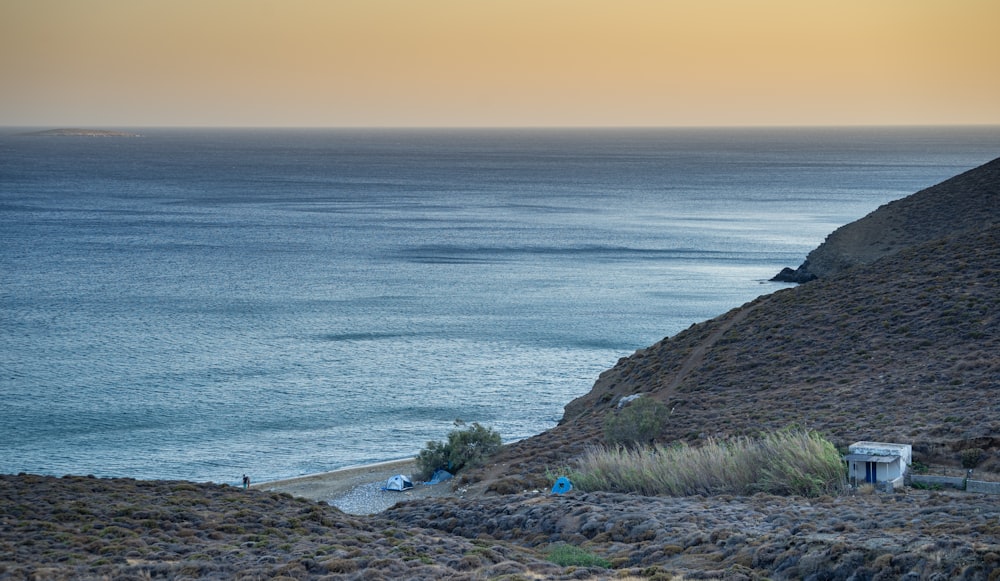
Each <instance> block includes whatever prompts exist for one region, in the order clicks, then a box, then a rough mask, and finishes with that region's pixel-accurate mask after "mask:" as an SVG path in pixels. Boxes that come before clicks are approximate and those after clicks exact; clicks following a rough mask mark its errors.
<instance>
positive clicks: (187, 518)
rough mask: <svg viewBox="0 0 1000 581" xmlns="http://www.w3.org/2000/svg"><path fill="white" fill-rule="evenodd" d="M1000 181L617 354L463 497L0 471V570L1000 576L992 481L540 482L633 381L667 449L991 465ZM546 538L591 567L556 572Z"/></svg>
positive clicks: (851, 234) (125, 574) (992, 177)
mask: <svg viewBox="0 0 1000 581" xmlns="http://www.w3.org/2000/svg"><path fill="white" fill-rule="evenodd" d="M998 191H1000V160H996V161H993V162H990V163H988V164H986V165H984V166H982V167H980V168H976V169H974V170H971V171H969V172H966V173H964V174H962V175H960V176H957V177H956V178H953V179H952V180H948V181H946V182H943V183H942V184H939V185H938V186H934V187H932V188H928V189H926V190H923V191H921V192H919V193H917V194H914V195H913V196H910V197H908V198H906V199H904V200H899V201H897V202H893V203H890V204H887V205H885V206H883V207H882V208H879V209H878V210H876V211H875V212H873V213H872V214H871V215H869V216H867V217H866V218H864V219H862V220H860V221H859V222H857V223H855V224H853V225H848V226H845V227H844V228H841V229H839V230H838V231H837V232H835V233H834V234H831V236H830V237H829V238H828V240H827V241H826V242H824V245H823V246H822V247H821V248H824V247H825V248H824V250H822V251H821V250H820V248H817V249H816V251H814V252H813V253H811V254H810V255H809V257H808V265H809V268H808V272H810V273H812V274H814V275H815V278H814V279H813V280H811V281H810V282H808V283H807V284H802V285H799V286H797V287H795V288H791V289H785V290H782V291H779V292H776V293H772V294H769V295H766V296H762V297H760V298H758V299H756V300H754V301H752V302H750V303H747V304H746V305H743V306H741V307H739V308H736V309H733V310H732V311H730V312H728V313H724V314H722V315H720V316H718V317H716V318H714V319H712V320H709V321H705V322H702V323H699V324H696V325H692V326H691V327H690V328H689V329H687V330H685V331H683V332H681V333H678V334H677V335H675V336H672V337H667V338H664V339H663V340H662V341H660V342H658V343H656V344H655V345H652V346H650V347H648V348H646V349H642V350H639V351H637V352H636V353H634V354H633V355H631V356H629V357H625V358H622V359H621V360H620V361H619V362H618V363H617V364H616V365H615V366H614V367H613V368H612V369H609V370H607V371H606V372H604V373H603V374H601V376H600V377H599V378H598V379H597V381H596V383H595V385H594V387H593V389H592V390H591V392H590V393H588V394H587V395H585V396H583V397H581V398H578V399H577V400H574V401H573V402H570V403H569V404H568V405H567V406H566V409H565V414H564V417H563V419H562V420H561V422H560V423H559V425H557V426H555V427H554V428H552V429H551V430H548V431H546V432H544V433H542V434H539V435H537V436H535V437H532V438H529V439H527V440H522V441H520V442H515V443H512V444H509V445H506V446H504V448H503V449H502V450H501V452H500V453H499V454H498V455H496V456H494V457H493V458H492V459H491V462H490V463H489V464H488V465H486V466H483V467H481V468H479V469H476V470H469V471H465V472H463V473H460V474H459V476H458V477H457V478H455V479H454V480H455V482H454V485H453V486H454V487H455V489H454V490H455V491H456V494H455V495H454V496H446V497H430V498H419V499H417V498H415V499H412V500H406V501H404V502H401V503H399V504H396V505H395V506H393V507H391V508H389V509H388V510H386V511H384V512H381V513H378V514H375V515H370V516H356V515H350V514H347V513H345V512H342V511H341V510H339V509H338V508H336V507H335V506H331V505H330V504H329V503H328V502H325V501H317V500H310V499H306V498H302V497H299V496H292V495H290V494H287V493H281V492H278V491H274V490H267V489H265V488H259V489H251V490H241V489H236V488H232V487H228V486H224V485H223V486H220V485H213V484H193V483H188V482H148V481H134V480H127V479H115V480H104V479H95V478H88V477H76V476H74V477H65V478H53V477H42V476H33V475H19V476H4V477H0V579H6V578H9V579H38V578H46V579H76V578H144V579H149V578H220V579H222V578H226V579H229V578H235V579H239V578H246V579H251V578H252V579H261V578H284V579H311V578H329V579H508V580H514V579H660V580H664V579H813V580H821V579H845V580H846V579H855V580H862V579H865V580H875V579H983V580H996V579H1000V502H998V498H1000V497H997V496H988V495H981V494H974V493H966V492H958V491H948V490H918V489H914V488H905V489H901V490H898V491H896V492H894V493H871V491H866V490H861V491H856V492H854V493H851V494H845V495H842V496H823V497H819V498H801V497H786V496H773V495H766V494H757V495H753V496H746V497H739V496H693V497H681V498H668V497H646V496H641V495H636V494H628V495H626V494H612V493H603V492H591V493H583V492H580V491H577V490H573V491H571V492H569V493H567V494H564V495H553V494H549V493H547V490H548V488H549V487H550V486H551V483H552V479H553V476H554V475H558V474H559V473H560V472H561V471H562V470H564V469H565V468H566V467H568V466H572V465H573V462H574V459H575V458H576V457H578V456H579V454H580V453H581V452H583V451H584V450H585V449H587V448H588V447H590V446H594V445H598V444H601V443H602V442H603V425H604V420H605V418H606V417H608V415H609V414H613V413H615V411H616V409H617V404H618V402H619V401H620V400H621V399H622V398H624V397H628V396H633V395H636V394H642V397H648V398H653V399H656V400H658V401H660V402H662V403H663V404H665V405H666V409H668V410H669V417H668V421H667V423H666V427H665V429H664V430H663V431H662V433H660V434H659V435H658V436H657V438H656V440H657V441H658V442H661V443H670V442H675V441H682V442H686V443H689V444H691V445H693V446H697V445H698V444H699V443H700V442H703V441H705V440H706V439H707V438H709V437H716V438H726V437H730V436H739V435H749V434H755V433H758V432H760V431H767V430H779V429H782V428H786V427H788V426H793V425H797V426H803V427H806V428H809V429H813V430H816V431H818V432H819V433H821V434H822V435H824V436H825V437H826V438H828V439H830V440H831V441H833V442H834V443H836V444H837V445H839V446H846V445H847V444H850V443H852V442H854V441H858V440H876V441H894V442H903V443H910V444H912V446H913V451H914V460H915V461H916V462H918V463H919V464H920V465H921V466H924V467H927V468H928V469H930V470H932V471H933V470H940V471H949V470H951V471H953V472H954V473H958V474H964V473H965V470H964V469H963V468H962V467H961V465H960V456H961V454H962V451H963V450H971V449H976V450H979V451H980V453H981V457H982V461H981V462H980V463H979V465H978V466H977V468H976V473H977V474H981V475H983V477H984V478H994V479H997V478H998V476H997V474H998V473H1000V397H998V393H1000V220H998V217H1000V193H998ZM857 224H861V226H858V225H857ZM459 490H460V491H461V494H459V493H458V491H459ZM561 546H571V547H574V548H576V549H579V550H581V551H584V552H585V553H586V554H588V555H592V556H593V557H594V558H595V559H594V560H593V561H588V562H585V563H577V564H571V565H566V564H558V563H556V562H554V561H555V560H554V559H552V558H551V557H550V555H551V552H552V551H553V550H554V549H556V548H558V547H561Z"/></svg>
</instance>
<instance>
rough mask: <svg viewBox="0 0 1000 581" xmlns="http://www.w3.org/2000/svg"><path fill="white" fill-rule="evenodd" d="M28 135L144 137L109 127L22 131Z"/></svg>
mask: <svg viewBox="0 0 1000 581" xmlns="http://www.w3.org/2000/svg"><path fill="white" fill-rule="evenodd" d="M21 135H28V136H39V137H46V136H55V137H142V136H141V135H139V134H138V133H129V132H127V131H109V130H107V129H75V128H69V129H46V130H44V131H31V132H29V133H22V134H21Z"/></svg>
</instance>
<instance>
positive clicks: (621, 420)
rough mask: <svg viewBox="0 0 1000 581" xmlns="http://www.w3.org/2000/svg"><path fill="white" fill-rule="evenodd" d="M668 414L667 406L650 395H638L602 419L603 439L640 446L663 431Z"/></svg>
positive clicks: (615, 443)
mask: <svg viewBox="0 0 1000 581" xmlns="http://www.w3.org/2000/svg"><path fill="white" fill-rule="evenodd" d="M668 415H670V414H669V412H668V410H667V406H665V405H663V404H662V403H660V402H658V401H656V400H655V399H653V398H650V397H646V396H643V397H639V398H636V399H635V400H633V401H632V402H630V403H629V404H628V405H626V406H625V407H624V408H622V409H620V410H616V411H615V412H613V413H611V414H608V416H607V417H606V418H605V419H604V439H605V441H606V442H607V443H608V444H611V445H619V446H641V445H644V444H649V443H651V442H652V440H653V439H654V438H656V437H657V436H659V435H660V433H662V432H663V428H664V427H665V426H666V425H667V416H668Z"/></svg>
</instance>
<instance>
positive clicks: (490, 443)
mask: <svg viewBox="0 0 1000 581" xmlns="http://www.w3.org/2000/svg"><path fill="white" fill-rule="evenodd" d="M455 425H458V426H462V425H464V423H463V422H462V421H461V420H457V421H456V422H455ZM501 444H502V441H501V439H500V434H498V433H497V432H496V431H494V430H493V429H492V428H488V427H485V426H483V425H481V424H479V423H477V422H473V423H472V425H471V426H469V427H468V428H465V429H459V430H452V431H451V432H450V433H449V434H448V441H447V442H427V446H426V447H425V448H424V449H423V450H421V451H420V453H419V454H417V469H418V470H419V473H418V474H417V478H419V479H421V480H427V479H428V478H430V477H431V476H432V475H433V474H434V471H435V470H437V469H439V468H442V469H445V470H447V471H449V472H451V473H452V474H455V473H457V472H458V471H459V470H461V469H463V468H466V467H473V466H478V465H479V464H481V463H482V462H483V461H484V460H485V459H486V458H488V457H490V456H492V455H493V454H494V453H496V451H497V450H499V449H500V446H501Z"/></svg>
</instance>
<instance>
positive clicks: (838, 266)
mask: <svg viewBox="0 0 1000 581" xmlns="http://www.w3.org/2000/svg"><path fill="white" fill-rule="evenodd" d="M998 216H1000V159H995V160H993V161H991V162H989V163H986V164H984V165H982V166H980V167H978V168H975V169H972V170H969V171H967V172H965V173H962V174H960V175H957V176H955V177H953V178H950V179H948V180H945V181H943V182H941V183H940V184H937V185H936V186H932V187H930V188H927V189H925V190H921V191H919V192H917V193H915V194H913V195H911V196H907V197H905V198H903V199H901V200H895V201H892V202H889V203H888V204H885V205H883V206H882V207H880V208H878V209H877V210H875V211H874V212H872V213H871V214H868V215H867V216H865V217H864V218H861V219H860V220H857V221H855V222H851V223H850V224H847V225H845V226H842V227H840V228H838V229H837V230H835V231H834V232H833V233H832V234H830V235H829V236H827V238H826V240H825V241H824V242H823V243H822V244H820V245H819V246H818V247H817V248H816V249H814V250H813V251H812V252H810V253H809V255H808V256H806V260H805V262H803V263H802V265H801V266H799V268H798V269H796V270H795V271H791V270H790V269H786V270H783V271H782V272H781V273H780V274H779V275H778V276H776V277H775V279H776V280H788V281H791V282H803V281H806V280H809V279H812V278H816V277H820V278H822V277H825V276H831V275H833V274H836V273H838V272H840V271H842V270H844V269H846V268H850V267H852V266H856V265H859V264H870V263H872V262H874V261H875V260H878V259H879V258H881V257H882V256H886V255H888V254H893V253H895V252H899V251H900V250H902V249H904V248H908V247H910V246H914V245H916V244H922V243H924V242H928V241H930V240H935V239H937V238H941V237H942V236H949V235H953V234H958V233H961V232H967V231H970V230H978V229H980V228H983V227H984V226H986V225H988V224H990V223H996V222H997V219H998Z"/></svg>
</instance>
